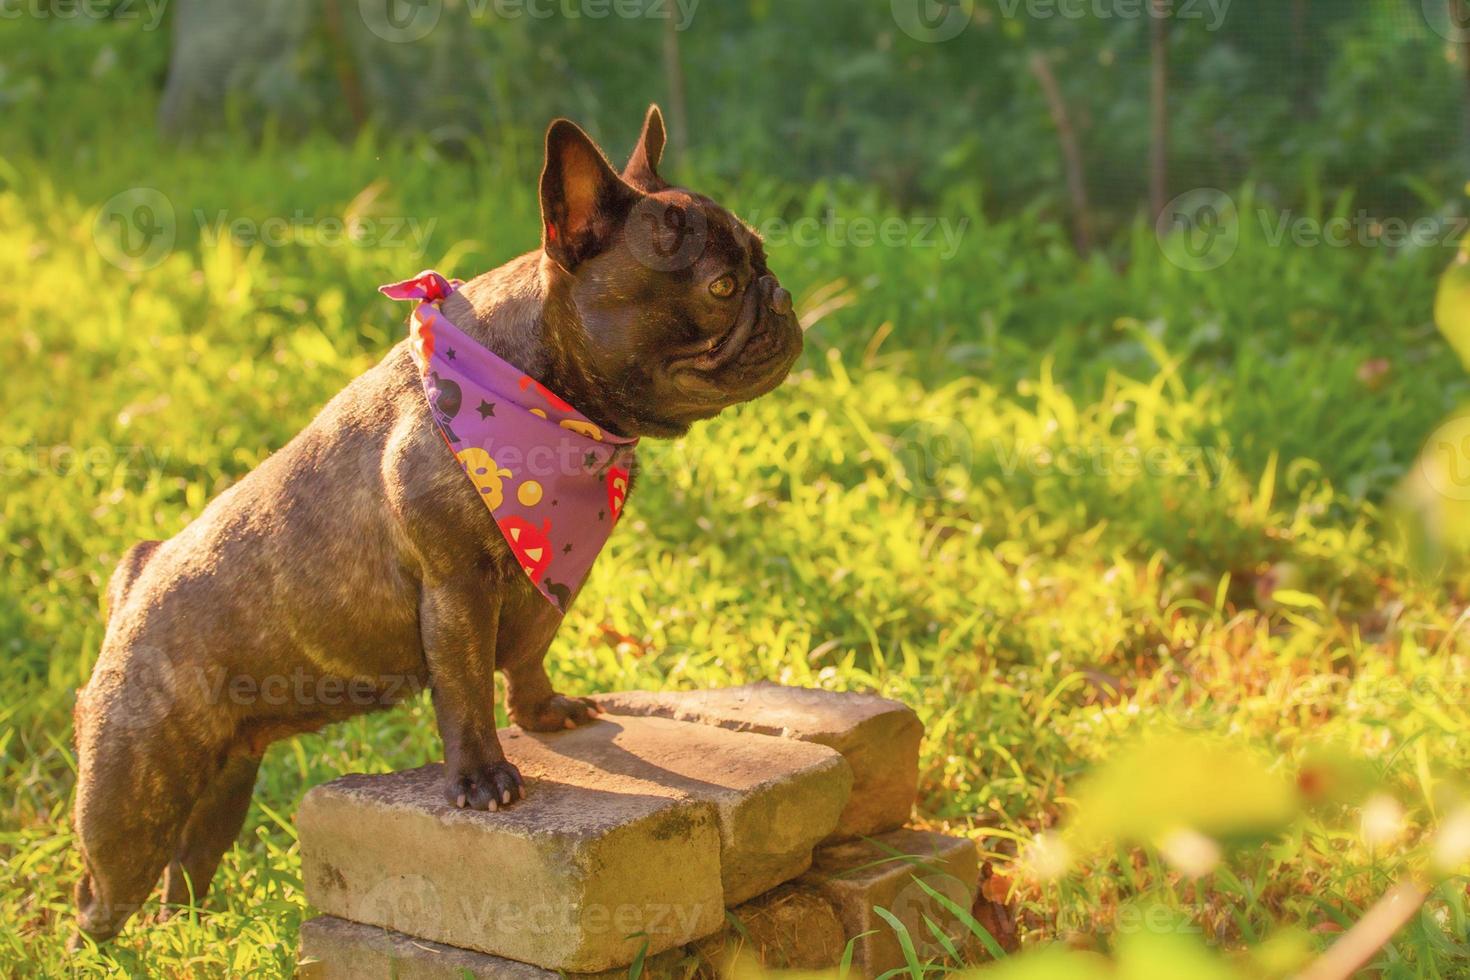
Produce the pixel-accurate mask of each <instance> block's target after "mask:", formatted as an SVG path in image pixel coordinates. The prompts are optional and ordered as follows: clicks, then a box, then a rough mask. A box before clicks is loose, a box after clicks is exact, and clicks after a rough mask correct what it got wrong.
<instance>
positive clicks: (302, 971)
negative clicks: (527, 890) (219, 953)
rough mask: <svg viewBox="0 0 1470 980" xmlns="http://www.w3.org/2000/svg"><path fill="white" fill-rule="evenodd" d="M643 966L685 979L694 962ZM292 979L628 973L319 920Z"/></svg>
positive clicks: (537, 979)
mask: <svg viewBox="0 0 1470 980" xmlns="http://www.w3.org/2000/svg"><path fill="white" fill-rule="evenodd" d="M686 962H688V963H689V968H687V969H686V968H685V966H684V964H685V963H686ZM643 966H644V971H643V975H644V976H645V977H648V978H650V980H661V978H665V977H675V976H678V977H682V976H684V975H685V974H686V973H688V972H690V971H691V970H692V967H693V961H692V960H691V957H690V954H689V953H687V952H686V951H685V950H684V949H683V948H678V949H671V950H669V951H668V952H666V953H661V954H659V955H658V956H654V957H651V958H649V959H648V960H645V961H644V964H643ZM296 976H297V980H465V978H467V977H469V978H473V980H561V978H562V977H567V978H568V980H626V978H627V976H628V969H627V967H622V968H620V969H617V970H607V971H604V972H601V973H558V972H556V971H554V970H543V969H542V968H541V967H539V966H531V965H529V964H527V963H517V962H516V961H515V960H507V959H502V958H501V957H499V956H491V955H490V954H488V953H477V952H475V951H473V950H468V949H458V948H456V947H454V946H446V945H444V944H443V943H435V942H430V941H428V940H427V939H414V938H412V937H410V936H405V935H404V934H403V933H401V932H393V931H391V930H388V929H380V928H378V927H377V926H365V925H363V924H361V923H359V922H348V921H347V920H346V919H338V918H336V917H335V916H330V915H319V916H317V917H316V918H315V919H312V920H311V921H309V922H306V923H304V924H303V925H302V926H301V962H300V965H299V966H298V967H297V970H296Z"/></svg>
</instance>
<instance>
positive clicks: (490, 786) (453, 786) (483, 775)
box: [444, 760, 526, 811]
mask: <svg viewBox="0 0 1470 980" xmlns="http://www.w3.org/2000/svg"><path fill="white" fill-rule="evenodd" d="M525 785H526V783H525V780H523V779H522V778H521V774H520V771H519V770H517V769H516V767H515V766H513V765H511V764H510V763H509V762H506V761H504V760H502V761H500V762H492V763H490V764H489V765H481V766H474V767H472V768H465V769H461V770H460V771H459V772H457V773H456V774H455V775H453V776H452V777H451V778H450V780H449V783H448V785H447V786H446V787H445V794H444V795H445V797H446V798H447V799H448V800H449V802H451V803H452V804H454V806H456V807H458V808H460V809H461V810H464V809H469V810H490V811H496V810H499V809H500V808H501V807H502V806H510V805H511V804H512V803H514V802H515V801H516V800H519V799H522V798H523V797H524V796H525V795H526V794H525Z"/></svg>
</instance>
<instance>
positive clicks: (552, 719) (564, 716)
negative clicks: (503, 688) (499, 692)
mask: <svg viewBox="0 0 1470 980" xmlns="http://www.w3.org/2000/svg"><path fill="white" fill-rule="evenodd" d="M510 714H511V720H512V721H514V722H515V723H516V724H517V725H520V726H521V727H522V728H524V729H526V731H529V732H559V731H561V730H562V729H565V728H576V727H577V726H578V725H585V724H587V723H588V722H591V721H594V720H596V719H597V718H598V717H600V716H601V715H602V711H601V710H600V709H599V708H598V707H597V702H596V701H593V700H592V699H591V698H569V697H564V696H563V695H560V694H553V695H552V696H551V697H549V698H547V699H546V700H545V701H542V702H541V703H540V704H537V705H533V706H531V707H530V708H520V709H517V708H516V707H515V706H512V707H511V710H510Z"/></svg>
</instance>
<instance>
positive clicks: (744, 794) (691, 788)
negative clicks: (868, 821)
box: [501, 717, 852, 906]
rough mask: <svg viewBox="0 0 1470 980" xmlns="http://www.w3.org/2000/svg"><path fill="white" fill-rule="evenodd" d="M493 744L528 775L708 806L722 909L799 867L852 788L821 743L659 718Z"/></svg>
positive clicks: (510, 737) (522, 735) (508, 735)
mask: <svg viewBox="0 0 1470 980" xmlns="http://www.w3.org/2000/svg"><path fill="white" fill-rule="evenodd" d="M501 742H502V744H503V745H504V746H505V752H506V755H507V756H508V757H509V758H510V759H511V761H513V762H514V763H515V764H516V765H517V766H519V767H520V769H521V773H522V774H523V775H525V776H527V777H528V778H536V779H538V780H552V781H556V782H560V783H566V784H571V785H577V786H589V787H592V786H607V787H609V788H613V787H616V788H617V789H618V791H619V792H628V793H642V794H647V795H649V796H654V797H663V796H667V797H672V798H679V799H690V800H697V801H701V802H706V803H709V804H712V805H713V806H714V807H715V810H716V812H717V813H718V815H719V826H720V834H721V848H720V857H719V860H720V865H721V872H722V873H721V877H722V881H723V886H724V900H725V904H726V905H729V906H733V905H738V904H740V903H741V902H744V901H747V900H748V899H751V898H754V897H755V896H757V895H759V894H761V893H763V892H766V891H769V890H770V889H772V888H774V887H775V886H777V885H779V884H781V883H782V882H785V881H789V880H791V879H792V878H795V877H796V876H798V875H800V874H801V873H802V872H804V871H806V869H807V868H808V867H810V865H811V854H812V848H813V847H815V846H816V845H817V843H818V842H819V841H821V840H822V839H823V838H825V837H827V836H828V835H829V834H831V832H832V829H833V828H834V827H835V826H836V825H837V820H838V817H839V815H840V814H841V813H842V811H843V808H844V807H845V805H846V804H847V800H848V795H849V793H850V790H851V786H852V772H851V769H850V768H849V767H848V764H847V763H846V762H845V761H844V760H843V757H842V756H841V755H840V754H838V753H837V752H836V751H834V750H832V749H829V748H826V747H824V746H820V745H815V744H809V743H804V742H799V741H792V740H788V739H780V738H773V737H771V736H768V735H758V734H753V733H747V732H732V731H726V730H724V729H721V728H715V727H710V726H707V725H697V724H689V723H686V722H679V721H671V720H668V719H665V718H654V717H638V718H635V717H621V718H605V719H603V720H602V721H599V722H597V723H595V724H591V725H586V726H583V727H581V728H578V729H575V730H573V731H568V732H556V733H553V734H549V735H544V734H535V733H530V732H522V731H520V730H519V729H514V728H512V729H507V730H505V731H504V732H502V733H501ZM512 809H514V808H512Z"/></svg>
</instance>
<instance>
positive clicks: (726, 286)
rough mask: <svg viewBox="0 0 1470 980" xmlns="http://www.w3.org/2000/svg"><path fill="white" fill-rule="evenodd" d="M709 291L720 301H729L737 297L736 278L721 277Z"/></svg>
mask: <svg viewBox="0 0 1470 980" xmlns="http://www.w3.org/2000/svg"><path fill="white" fill-rule="evenodd" d="M709 291H710V292H711V293H713V294H714V295H715V296H717V297H718V298H720V299H729V298H730V297H731V296H734V295H735V277H734V276H721V277H720V278H718V279H716V280H715V281H714V282H712V283H710V284H709Z"/></svg>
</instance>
